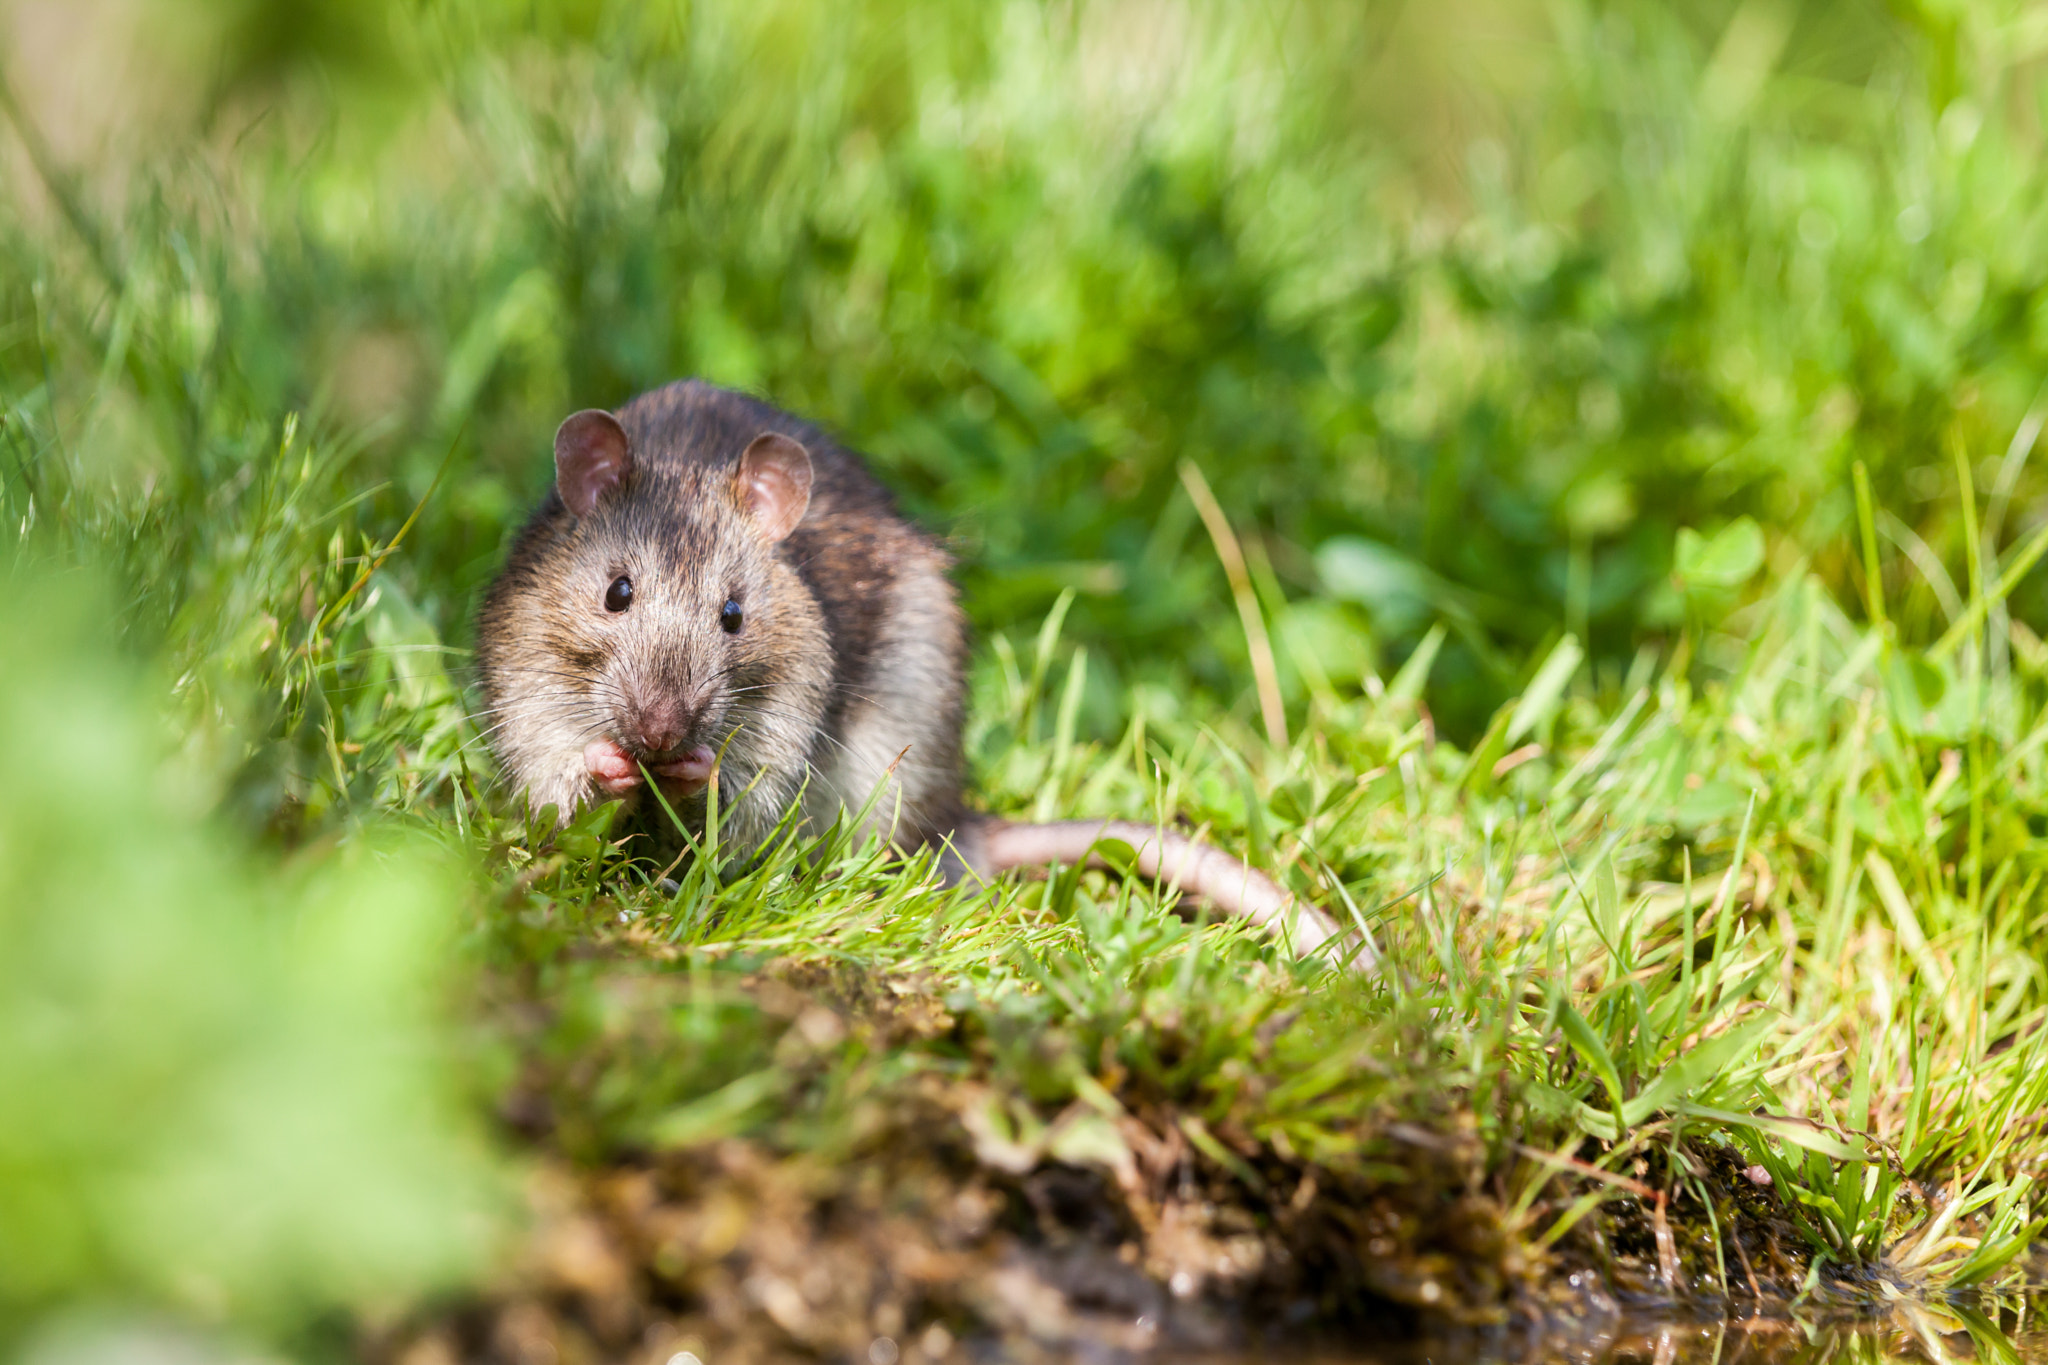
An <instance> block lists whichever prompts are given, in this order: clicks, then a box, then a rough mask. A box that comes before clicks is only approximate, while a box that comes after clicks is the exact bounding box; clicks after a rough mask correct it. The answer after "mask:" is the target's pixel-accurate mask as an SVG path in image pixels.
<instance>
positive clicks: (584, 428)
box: [555, 408, 633, 517]
mask: <svg viewBox="0 0 2048 1365" xmlns="http://www.w3.org/2000/svg"><path fill="white" fill-rule="evenodd" d="M632 472H633V446H632V442H630V441H628V440H627V439H626V429H625V428H624V427H622V426H620V425H619V419H618V418H616V417H614V416H612V415H611V414H610V413H608V412H605V411H603V410H602V409H600V408H585V409H584V410H583V411H581V412H576V413H571V414H570V415H569V416H568V418H567V419H566V420H564V421H563V423H562V425H561V426H560V427H559V428H557V429H556V431H555V490H556V491H557V492H559V493H560V494H561V495H562V504H563V506H565V507H567V508H568V509H569V510H570V511H571V512H573V513H574V514H576V515H577V516H579V517H587V516H589V515H590V514H591V513H592V512H594V511H596V510H597V503H598V499H600V498H602V497H603V496H604V495H605V494H607V493H609V492H611V491H612V490H613V489H614V488H617V487H618V486H619V485H620V484H622V483H624V482H625V481H626V476H627V475H629V474H631V473H632Z"/></svg>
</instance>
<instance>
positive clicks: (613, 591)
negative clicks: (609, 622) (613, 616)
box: [604, 574, 633, 611]
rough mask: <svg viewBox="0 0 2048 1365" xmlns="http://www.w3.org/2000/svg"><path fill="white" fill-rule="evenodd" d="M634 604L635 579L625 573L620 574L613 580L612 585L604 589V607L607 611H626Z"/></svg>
mask: <svg viewBox="0 0 2048 1365" xmlns="http://www.w3.org/2000/svg"><path fill="white" fill-rule="evenodd" d="M632 605H633V580H632V579H630V578H628V577H626V576H625V575H624V574H620V575H619V576H618V577H617V578H614V579H613V580H612V585H611V586H610V587H609V588H606V589H605V590H604V609H605V610H606V611H624V610H625V609H626V608H627V607H630V606H632Z"/></svg>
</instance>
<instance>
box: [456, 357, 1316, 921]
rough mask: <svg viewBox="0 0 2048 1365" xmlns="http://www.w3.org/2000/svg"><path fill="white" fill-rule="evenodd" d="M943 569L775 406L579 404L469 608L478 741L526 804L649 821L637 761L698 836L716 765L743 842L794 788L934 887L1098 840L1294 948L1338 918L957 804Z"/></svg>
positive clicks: (851, 459)
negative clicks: (872, 837) (617, 801)
mask: <svg viewBox="0 0 2048 1365" xmlns="http://www.w3.org/2000/svg"><path fill="white" fill-rule="evenodd" d="M950 567H951V559H950V557H949V556H948V555H947V554H946V552H945V551H944V550H943V549H942V548H941V547H940V545H939V543H938V542H937V541H936V540H934V539H933V538H932V537H931V536H929V535H927V534H926V533H925V532H923V531H920V530H918V529H917V528H916V527H914V526H912V525H911V524H910V523H909V522H908V521H906V520H904V519H903V517H902V516H901V515H900V514H898V512H897V511H896V508H895V504H894V502H893V500H892V499H891V498H890V496H889V494H888V492H887V491H886V490H885V489H883V487H882V486H881V484H880V483H878V482H877V481H876V480H875V478H874V476H873V475H872V474H870V473H869V472H868V469H867V467H866V466H865V465H864V464H863V463H862V462H861V460H860V458H859V457H858V456H856V455H855V454H853V453H852V452H850V451H848V450H846V449H845V448H844V447H842V446H840V445H839V444H838V443H837V442H835V441H833V440H832V439H831V438H830V437H828V436H826V435H825V434H824V433H823V432H822V431H820V430H818V429H817V428H816V427H813V426H811V425H809V424H808V423H805V422H803V421H801V420H799V419H797V418H795V417H792V416H790V415H789V414H788V413H785V412H781V411H779V410H777V409H775V408H773V407H770V406H769V405H767V404H766V403H762V402H759V401H757V400H755V399H752V398H748V397H746V396H744V395H742V394H737V393H732V392H728V391H726V390H723V389H719V388H715V387H713V386H711V385H709V384H705V383H702V382H699V381H695V380H687V381H683V382H679V383H675V384H670V385H668V386H666V387H664V388H660V389H656V390H654V391H652V392H650V393H646V394H643V395H641V396H640V397H639V398H636V399H634V400H633V401H632V402H631V403H628V404H627V405H626V406H625V407H623V408H621V409H620V410H619V412H618V413H617V415H616V416H614V415H612V414H610V413H605V412H599V411H596V410H589V411H584V412H579V413H576V414H574V415H573V416H571V417H570V418H569V419H568V420H567V421H565V422H563V423H562V426H561V429H560V430H559V431H558V432H556V434H555V487H554V489H553V490H552V491H551V492H550V493H549V494H548V496H547V498H546V499H545V500H544V501H543V502H542V503H541V505H540V507H539V508H538V509H537V510H536V511H535V512H534V514H533V516H532V518H531V519H530V520H529V521H528V522H527V524H526V526H525V528H524V529H523V530H522V531H521V532H520V533H519V536H518V539H517V540H516V541H515V542H514V544H513V547H512V551H511V554H510V556H509V557H508V559H507V561H506V564H505V568H504V570H503V571H502V572H501V573H500V575H499V577H498V579H497V580H496V582H494V583H493V584H492V586H491V588H490V591H489V593H488V594H487V595H486V597H485V600H484V605H483V610H482V613H481V615H480V616H479V618H478V623H477V662H478V665H479V671H480V673H481V675H482V682H483V689H484V694H485V700H486V703H487V707H488V715H489V718H490V721H491V729H490V731H489V733H490V736H491V744H492V747H493V748H494V749H495V751H496V752H497V755H498V758H499V760H500V761H501V762H502V764H503V765H504V768H505V771H506V773H507V775H508V776H509V778H510V780H511V783H512V785H513V786H514V787H515V788H517V789H518V790H520V791H521V792H522V793H523V794H524V796H525V798H526V800H527V802H528V803H529V805H530V806H531V807H532V808H533V809H535V810H539V809H541V808H543V807H546V806H549V805H552V806H554V807H555V808H556V810H557V812H558V814H559V815H560V816H561V817H562V818H567V816H568V814H569V813H571V812H573V811H574V809H575V808H576V807H577V806H579V805H581V804H582V803H584V802H587V801H591V800H603V799H609V798H612V797H623V798H624V799H625V800H626V802H627V803H628V805H629V807H632V808H633V810H634V813H635V814H636V816H637V817H638V818H639V819H640V820H641V823H642V825H643V826H644V827H646V828H647V829H648V830H649V831H650V832H654V833H658V832H659V830H660V828H661V826H662V824H663V823H664V822H665V820H666V817H665V816H664V815H662V814H661V812H660V811H659V806H658V803H655V802H652V801H650V800H648V799H647V794H646V792H645V790H644V783H645V780H646V779H645V778H644V777H643V776H642V768H643V766H644V768H645V771H646V772H647V773H648V774H651V775H652V777H653V780H654V781H655V782H657V783H658V784H659V785H660V787H661V794H662V796H663V797H665V798H666V800H667V803H668V805H669V806H670V807H671V808H672V809H673V810H674V811H675V813H676V814H677V815H678V816H679V817H681V819H682V820H683V822H684V823H685V824H686V825H687V826H689V827H690V828H691V830H692V831H693V833H694V832H695V831H699V830H701V829H702V828H703V825H704V823H705V819H706V788H707V786H708V785H709V782H710V779H711V776H712V772H713V768H714V765H716V767H717V770H718V774H719V777H718V783H719V786H718V791H719V801H720V816H719V823H720V829H721V835H722V838H723V839H725V840H726V841H728V842H729V843H730V844H731V845H732V846H735V847H738V848H740V849H753V848H758V847H759V846H760V845H761V844H762V843H763V842H764V841H765V840H766V839H767V838H768V837H769V836H770V835H771V834H772V833H773V832H774V830H775V829H776V827H777V825H778V824H779V823H780V822H781V820H782V819H783V816H784V814H785V812H787V811H788V810H789V809H790V807H791V804H792V803H793V802H797V801H801V807H802V818H803V819H804V820H805V821H806V822H807V823H808V825H809V827H810V829H811V830H812V831H814V832H815V831H821V830H823V829H825V828H827V827H828V826H829V825H830V824H831V823H832V822H833V820H835V819H837V818H838V817H839V816H840V814H841V813H842V811H844V812H848V813H855V812H859V811H861V810H863V809H866V810H867V811H868V816H867V820H868V825H869V827H870V828H872V829H874V830H876V831H877V832H879V833H881V834H882V835H883V836H884V837H885V838H887V839H889V840H890V842H892V843H893V844H895V845H896V846H897V847H898V848H901V849H904V850H906V851H910V850H915V849H918V848H922V847H926V846H929V847H931V848H933V849H935V850H937V851H938V853H939V856H940V866H941V868H942V870H943V871H944V873H945V875H946V877H947V879H948V880H949V881H953V880H957V879H958V878H959V877H961V876H962V875H964V874H967V873H972V874H974V875H977V876H981V877H989V876H993V875H995V874H996V873H999V872H1001V871H1004V870H1006V869H1009V868H1015V867H1042V866H1044V865H1046V864H1048V863H1053V862H1077V861H1081V860H1086V859H1091V858H1092V857H1093V854H1092V849H1093V847H1094V845H1095V843H1096V841H1097V840H1098V839H1101V838H1104V837H1108V838H1115V839H1121V840H1123V841H1125V842H1126V843H1128V844H1130V845H1131V847H1132V848H1133V849H1134V850H1136V852H1137V855H1138V858H1137V863H1138V870H1139V871H1140V872H1141V873H1143V874H1144V875H1146V876H1149V877H1154V878H1159V879H1161V880H1164V881H1166V882H1168V883H1169V884H1172V885H1174V886H1177V887H1179V888H1181V889H1182V890H1183V891H1184V892H1186V893H1189V894H1190V895H1192V896H1194V897H1196V898H1198V899H1200V900H1203V901H1206V902H1209V903H1211V904H1213V905H1214V906H1216V907H1217V908H1218V909H1220V910H1223V911H1225V912H1227V913H1233V914H1241V915H1245V916H1247V917H1249V918H1251V919H1253V920H1255V921H1257V922H1259V923H1261V924H1266V925H1271V926H1273V927H1274V928H1275V929H1276V930H1279V931H1282V932H1284V933H1286V935H1287V937H1288V939H1289V941H1290V942H1292V943H1293V944H1294V945H1295V946H1296V948H1297V949H1299V950H1301V951H1307V950H1308V949H1311V948H1314V947H1316V946H1318V945H1319V944H1321V943H1322V942H1323V941H1324V940H1326V939H1327V938H1329V937H1330V936H1331V935H1332V934H1333V933H1334V929H1333V927H1332V926H1331V924H1330V922H1329V921H1328V920H1327V919H1326V918H1325V917H1324V916H1323V915H1322V914H1321V913H1320V912H1319V911H1317V910H1315V909H1314V908H1313V907H1310V906H1307V905H1303V904H1300V903H1298V902H1296V901H1295V900H1294V898H1293V897H1292V896H1290V895H1288V893H1287V892H1285V891H1284V890H1282V889H1281V888H1280V887H1279V886H1278V885H1277V884H1275V883H1274V882H1273V881H1272V879H1271V878H1269V877H1267V876H1265V874H1263V873H1260V872H1257V871H1255V870H1253V869H1251V868H1249V867H1247V866H1246V865H1245V864H1243V863H1242V862H1239V861H1238V860H1237V859H1235V858H1232V857H1230V856H1229V855H1227V854H1224V853H1222V852H1220V851H1219V850H1217V849H1214V848H1211V847H1209V846H1208V845H1205V844H1201V843H1198V842H1196V841H1194V840H1190V839H1187V838H1185V837H1183V836H1181V835H1179V834H1175V833H1170V832H1164V833H1163V832H1162V831H1159V830H1156V829H1154V828H1153V827H1151V826H1149V825H1141V824H1136V823H1132V822H1124V821H1067V822H1061V823H1057V824H1048V825H1021V824H1011V823H1008V822H1005V821H1000V820H996V819H993V818H991V817H988V816H984V815H978V814H974V813H972V812H970V811H969V810H968V809H967V807H966V805H965V803H964V801H963V800H962V795H961V791H962V774H961V744H960V734H961V723H962V719H963V713H962V703H963V698H964V696H965V691H966V683H965V674H966V666H967V626H966V620H965V618H964V617H963V615H962V614H961V611H960V605H959V602H958V600H957V598H956V595H955V593H954V589H953V585H952V582H951V581H950V579H948V577H947V570H948V569H949V568H950ZM878 787H881V788H882V790H881V792H880V793H879V795H878V794H877V791H876V789H877V788H878ZM871 798H872V800H871Z"/></svg>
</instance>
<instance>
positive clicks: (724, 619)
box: [718, 597, 747, 635]
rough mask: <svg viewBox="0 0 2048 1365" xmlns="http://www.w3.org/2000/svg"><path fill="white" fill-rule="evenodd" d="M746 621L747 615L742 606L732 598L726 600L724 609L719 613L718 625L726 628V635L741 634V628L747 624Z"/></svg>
mask: <svg viewBox="0 0 2048 1365" xmlns="http://www.w3.org/2000/svg"><path fill="white" fill-rule="evenodd" d="M746 619H747V618H746V614H745V613H744V612H742V611H741V610H740V604H739V603H737V602H735V601H733V600H732V599H731V598H730V597H728V598H726V599H725V607H724V609H723V610H721V611H720V612H719V613H718V624H719V625H721V626H724V627H725V633H726V634H727V635H737V634H739V633H740V627H741V626H743V625H745V624H746Z"/></svg>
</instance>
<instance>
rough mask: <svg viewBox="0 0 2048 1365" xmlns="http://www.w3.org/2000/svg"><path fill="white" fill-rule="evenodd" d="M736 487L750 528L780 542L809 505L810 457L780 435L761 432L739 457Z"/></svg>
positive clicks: (802, 517)
mask: <svg viewBox="0 0 2048 1365" xmlns="http://www.w3.org/2000/svg"><path fill="white" fill-rule="evenodd" d="M739 486H740V499H741V501H743V502H744V503H745V504H746V508H747V511H748V513H749V514H751V515H752V516H753V518H754V525H755V526H757V527H759V528H760V530H761V534H762V535H764V536H766V537H767V538H768V539H769V540H770V541H777V540H781V539H782V538H783V537H785V536H787V535H788V534H789V533H790V532H791V531H794V530H795V529H796V528H797V525H798V524H799V523H800V522H802V521H803V519H804V512H805V511H806V510H807V509H808V508H809V507H810V505H811V453H810V452H809V451H808V450H805V449H804V448H803V447H802V446H801V445H799V444H797V443H796V442H795V441H792V440H790V439H789V437H787V436H784V435H782V434H781V433H780V432H774V431H770V432H764V433H763V434H761V435H759V436H756V437H755V438H754V440H753V443H752V444H751V445H749V446H748V447H747V451H746V454H744V455H742V456H740V472H739Z"/></svg>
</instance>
